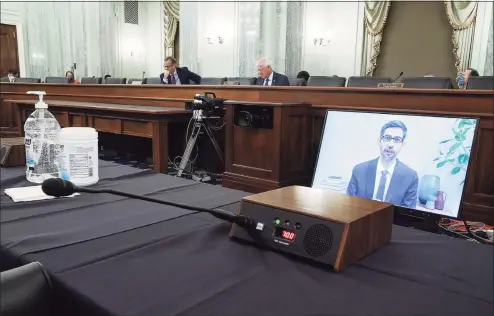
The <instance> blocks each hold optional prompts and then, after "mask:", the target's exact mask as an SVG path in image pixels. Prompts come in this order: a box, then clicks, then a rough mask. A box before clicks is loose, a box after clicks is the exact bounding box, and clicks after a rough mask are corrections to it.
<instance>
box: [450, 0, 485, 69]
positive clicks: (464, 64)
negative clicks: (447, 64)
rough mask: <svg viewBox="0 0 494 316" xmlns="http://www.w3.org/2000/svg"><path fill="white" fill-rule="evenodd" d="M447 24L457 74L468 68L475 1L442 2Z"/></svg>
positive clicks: (475, 8)
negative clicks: (451, 30) (449, 28)
mask: <svg viewBox="0 0 494 316" xmlns="http://www.w3.org/2000/svg"><path fill="white" fill-rule="evenodd" d="M444 5H445V9H446V15H447V16H448V20H449V24H450V25H451V27H452V28H453V36H452V40H453V54H454V55H455V66H456V69H457V70H458V72H462V71H464V70H465V69H466V68H468V67H469V66H470V61H471V58H472V44H473V37H474V29H475V21H476V18H477V7H478V2H477V1H450V0H446V1H444Z"/></svg>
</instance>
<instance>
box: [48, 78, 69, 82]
mask: <svg viewBox="0 0 494 316" xmlns="http://www.w3.org/2000/svg"><path fill="white" fill-rule="evenodd" d="M45 83H69V78H67V77H46V78H45Z"/></svg>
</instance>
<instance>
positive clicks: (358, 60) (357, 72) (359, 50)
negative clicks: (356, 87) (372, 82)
mask: <svg viewBox="0 0 494 316" xmlns="http://www.w3.org/2000/svg"><path fill="white" fill-rule="evenodd" d="M364 10H365V3H364V2H363V1H361V2H359V3H358V13H357V34H356V41H355V62H354V66H353V75H354V76H362V74H361V72H362V69H361V68H362V59H363V58H364V56H363V55H362V54H363V47H364V32H365V23H364ZM364 75H365V74H364Z"/></svg>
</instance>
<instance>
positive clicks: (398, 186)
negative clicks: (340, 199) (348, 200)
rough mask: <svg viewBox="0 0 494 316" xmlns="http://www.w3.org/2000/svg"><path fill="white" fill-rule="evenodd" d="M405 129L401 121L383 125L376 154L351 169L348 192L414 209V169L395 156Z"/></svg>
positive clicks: (402, 144)
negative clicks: (375, 156) (378, 154)
mask: <svg viewBox="0 0 494 316" xmlns="http://www.w3.org/2000/svg"><path fill="white" fill-rule="evenodd" d="M407 132H408V130H407V127H406V126H405V124H404V123H403V122H402V121H390V122H388V123H386V124H384V126H383V127H382V128H381V134H380V137H379V140H378V144H379V149H380V156H379V157H378V158H376V159H373V160H370V161H366V162H363V163H360V164H358V165H356V166H355V167H354V168H353V171H352V178H351V179H350V183H349V184H348V188H347V194H348V195H352V196H358V197H363V198H367V199H373V200H379V201H385V202H390V203H393V204H395V205H398V206H403V207H408V208H415V206H416V205H417V190H418V184H419V179H418V175H417V172H416V171H415V170H413V169H412V168H410V167H408V166H407V165H405V164H404V163H403V162H401V161H399V160H398V159H397V158H396V157H397V156H398V154H399V153H400V151H401V149H402V148H403V146H405V144H406V143H405V139H406V137H407Z"/></svg>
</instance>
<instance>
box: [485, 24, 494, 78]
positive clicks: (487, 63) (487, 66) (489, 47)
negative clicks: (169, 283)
mask: <svg viewBox="0 0 494 316" xmlns="http://www.w3.org/2000/svg"><path fill="white" fill-rule="evenodd" d="M493 24H494V21H493V18H492V16H491V25H490V26H489V37H488V42H487V53H486V55H485V64H484V74H483V75H484V76H492V73H493V69H492V67H494V65H493V62H492V58H493V56H492V54H493V53H494V52H493V50H492V41H493V38H492V37H493V36H494V34H493V33H492V25H493Z"/></svg>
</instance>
